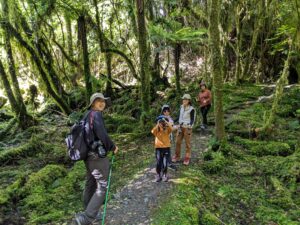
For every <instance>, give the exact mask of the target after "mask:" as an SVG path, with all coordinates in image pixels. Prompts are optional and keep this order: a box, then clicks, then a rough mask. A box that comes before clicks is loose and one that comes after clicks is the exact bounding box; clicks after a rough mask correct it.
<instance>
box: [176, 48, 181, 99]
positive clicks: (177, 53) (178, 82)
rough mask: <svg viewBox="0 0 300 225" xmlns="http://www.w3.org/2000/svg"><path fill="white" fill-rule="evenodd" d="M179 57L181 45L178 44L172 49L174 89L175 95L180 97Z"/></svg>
mask: <svg viewBox="0 0 300 225" xmlns="http://www.w3.org/2000/svg"><path fill="white" fill-rule="evenodd" d="M180 55H181V45H180V44H179V43H177V44H175V47H174V65H175V78H176V81H175V83H176V89H177V93H178V94H179V95H181V94H182V93H181V87H180Z"/></svg>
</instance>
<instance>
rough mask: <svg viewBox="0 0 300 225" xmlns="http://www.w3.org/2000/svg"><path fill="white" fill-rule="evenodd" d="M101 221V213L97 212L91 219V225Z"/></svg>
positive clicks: (96, 224)
mask: <svg viewBox="0 0 300 225" xmlns="http://www.w3.org/2000/svg"><path fill="white" fill-rule="evenodd" d="M101 221H102V214H101V213H100V212H98V214H97V216H96V218H95V219H94V220H93V222H92V224H93V225H98V224H100V222H101Z"/></svg>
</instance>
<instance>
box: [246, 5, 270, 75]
mask: <svg viewBox="0 0 300 225" xmlns="http://www.w3.org/2000/svg"><path fill="white" fill-rule="evenodd" d="M258 13H259V18H258V19H257V20H256V23H255V27H254V32H253V35H252V39H251V45H250V49H249V50H248V52H247V53H248V54H247V57H246V60H245V65H244V68H243V73H242V76H241V79H242V80H245V79H246V76H247V75H249V71H250V68H251V65H252V62H253V59H252V58H253V55H254V50H255V47H256V46H257V39H258V36H259V33H260V31H261V28H262V26H263V21H264V17H265V15H264V14H265V13H266V7H265V1H261V3H260V4H258Z"/></svg>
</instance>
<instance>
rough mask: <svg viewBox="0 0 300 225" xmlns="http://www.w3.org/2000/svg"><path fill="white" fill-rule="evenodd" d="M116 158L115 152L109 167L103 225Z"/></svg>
mask: <svg viewBox="0 0 300 225" xmlns="http://www.w3.org/2000/svg"><path fill="white" fill-rule="evenodd" d="M114 159H115V154H113V156H112V159H111V165H110V169H109V175H108V185H107V191H106V195H105V203H104V210H103V216H102V225H104V224H105V216H106V206H107V200H108V194H109V188H110V178H111V172H112V167H113V163H114Z"/></svg>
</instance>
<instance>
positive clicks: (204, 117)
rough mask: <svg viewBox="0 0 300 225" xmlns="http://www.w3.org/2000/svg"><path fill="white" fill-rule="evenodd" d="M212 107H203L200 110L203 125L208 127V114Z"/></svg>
mask: <svg viewBox="0 0 300 225" xmlns="http://www.w3.org/2000/svg"><path fill="white" fill-rule="evenodd" d="M210 107H211V105H207V106H203V107H201V108H200V110H201V114H202V118H203V120H202V123H203V124H204V125H206V126H207V113H208V111H209V109H210Z"/></svg>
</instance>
